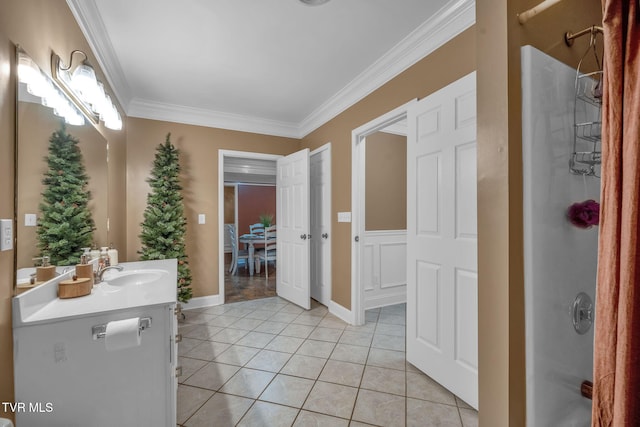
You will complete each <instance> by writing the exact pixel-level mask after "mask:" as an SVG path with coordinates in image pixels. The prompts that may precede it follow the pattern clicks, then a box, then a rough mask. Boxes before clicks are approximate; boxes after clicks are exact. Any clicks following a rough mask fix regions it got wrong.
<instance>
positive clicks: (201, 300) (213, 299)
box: [180, 295, 222, 310]
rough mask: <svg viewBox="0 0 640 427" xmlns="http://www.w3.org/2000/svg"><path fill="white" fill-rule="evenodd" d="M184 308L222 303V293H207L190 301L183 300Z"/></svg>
mask: <svg viewBox="0 0 640 427" xmlns="http://www.w3.org/2000/svg"><path fill="white" fill-rule="evenodd" d="M180 304H182V309H183V310H191V309H193V308H202V307H211V306H213V305H220V304H222V298H220V295H207V296H204V297H195V298H191V299H190V300H189V302H182V303H180Z"/></svg>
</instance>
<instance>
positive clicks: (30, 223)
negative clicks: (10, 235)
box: [24, 214, 38, 227]
mask: <svg viewBox="0 0 640 427" xmlns="http://www.w3.org/2000/svg"><path fill="white" fill-rule="evenodd" d="M36 225H38V216H37V215H36V214H24V226H25V227H35V226H36Z"/></svg>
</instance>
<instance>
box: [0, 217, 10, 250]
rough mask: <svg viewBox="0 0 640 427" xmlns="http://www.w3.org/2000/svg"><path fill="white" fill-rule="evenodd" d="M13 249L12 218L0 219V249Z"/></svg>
mask: <svg viewBox="0 0 640 427" xmlns="http://www.w3.org/2000/svg"><path fill="white" fill-rule="evenodd" d="M11 249H13V220H11V219H0V251H10V250H11Z"/></svg>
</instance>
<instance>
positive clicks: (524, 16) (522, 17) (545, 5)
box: [518, 0, 562, 24]
mask: <svg viewBox="0 0 640 427" xmlns="http://www.w3.org/2000/svg"><path fill="white" fill-rule="evenodd" d="M561 1H562V0H544V1H543V2H542V3H540V4H539V5H537V6H535V7H532V8H531V9H529V10H526V11H524V12H522V13H518V21H519V22H520V24H524V23H525V22H527V21H528V20H529V19H531V18H533V17H534V16H536V15H537V14H538V13H540V12H544V11H545V10H547V9H549V8H550V7H551V6H553V5H555V4H556V3H560V2H561Z"/></svg>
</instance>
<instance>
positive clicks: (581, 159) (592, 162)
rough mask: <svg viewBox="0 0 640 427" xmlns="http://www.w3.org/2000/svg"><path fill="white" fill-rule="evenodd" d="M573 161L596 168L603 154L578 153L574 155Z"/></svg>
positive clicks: (592, 152) (595, 152) (591, 152)
mask: <svg viewBox="0 0 640 427" xmlns="http://www.w3.org/2000/svg"><path fill="white" fill-rule="evenodd" d="M572 160H573V163H574V164H581V165H587V166H596V165H599V164H600V162H601V160H602V153H600V152H599V151H577V152H575V153H573V158H572Z"/></svg>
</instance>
